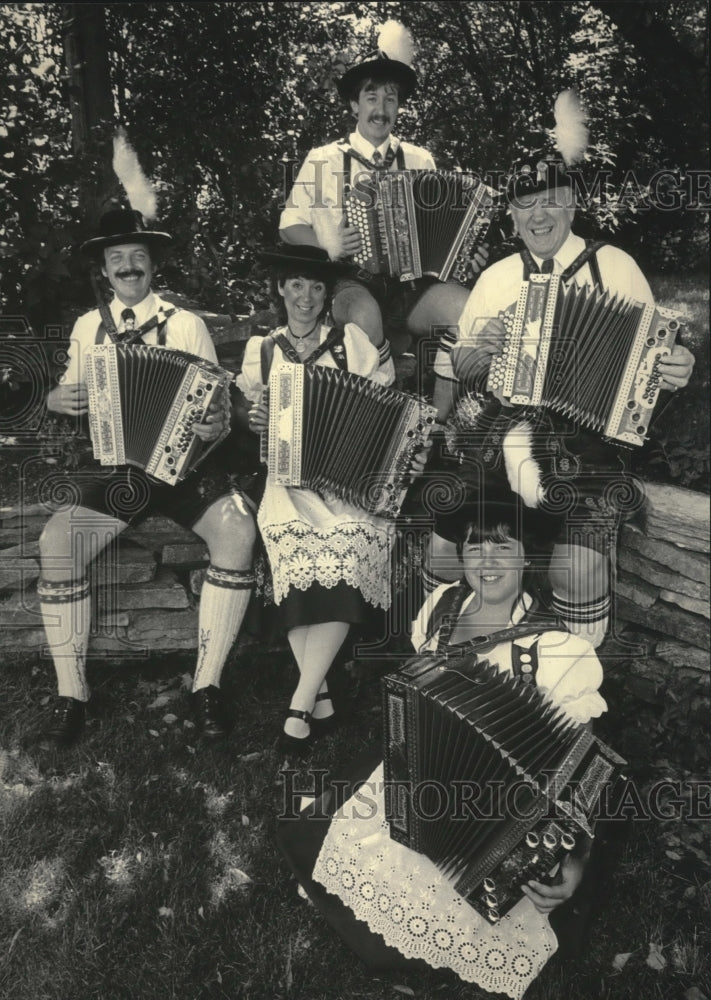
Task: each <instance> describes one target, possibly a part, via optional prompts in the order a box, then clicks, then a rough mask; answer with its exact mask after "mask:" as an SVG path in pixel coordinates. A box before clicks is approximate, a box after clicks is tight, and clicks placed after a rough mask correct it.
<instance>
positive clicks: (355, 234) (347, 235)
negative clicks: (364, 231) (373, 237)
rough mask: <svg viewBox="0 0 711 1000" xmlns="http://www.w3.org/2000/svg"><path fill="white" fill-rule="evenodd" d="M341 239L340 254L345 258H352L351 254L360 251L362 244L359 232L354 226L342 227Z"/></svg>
mask: <svg viewBox="0 0 711 1000" xmlns="http://www.w3.org/2000/svg"><path fill="white" fill-rule="evenodd" d="M342 239H343V249H342V253H343V255H344V256H345V257H352V256H353V254H356V253H358V252H359V251H360V250H361V248H362V245H363V244H362V240H361V238H360V230H359V229H357V228H356V227H355V226H344V228H343V236H342Z"/></svg>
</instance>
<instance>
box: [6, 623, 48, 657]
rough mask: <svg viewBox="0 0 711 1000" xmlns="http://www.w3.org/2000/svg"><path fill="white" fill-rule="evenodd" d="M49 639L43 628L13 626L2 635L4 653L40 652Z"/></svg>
mask: <svg viewBox="0 0 711 1000" xmlns="http://www.w3.org/2000/svg"><path fill="white" fill-rule="evenodd" d="M46 642H47V639H46V637H45V634H44V629H43V628H13V629H7V630H6V631H4V632H3V636H2V649H3V653H5V654H7V653H19V654H22V653H26V654H29V653H32V654H33V655H34V654H35V653H38V652H40V650H41V649H42V646H44V645H45V643H46Z"/></svg>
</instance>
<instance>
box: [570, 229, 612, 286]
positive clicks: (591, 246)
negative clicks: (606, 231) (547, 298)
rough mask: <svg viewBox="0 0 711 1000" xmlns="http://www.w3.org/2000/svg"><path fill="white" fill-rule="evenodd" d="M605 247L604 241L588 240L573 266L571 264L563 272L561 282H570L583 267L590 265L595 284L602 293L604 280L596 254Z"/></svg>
mask: <svg viewBox="0 0 711 1000" xmlns="http://www.w3.org/2000/svg"><path fill="white" fill-rule="evenodd" d="M604 246H605V243H604V241H603V240H595V241H593V240H586V241H585V249H584V250H583V251H582V252H581V253H579V254H578V256H577V257H576V258H575V260H574V261H573V263H572V264H569V265H568V267H566V269H565V271H563V273H562V274H561V276H560V278H561V281H563V282H568V281H570V279H571V278H572V277H573V275H574V274H576V273H577V272H578V271H579V270H580V268H581V267H584V266H585V265H586V264H588V265H589V266H590V273H591V275H592V279H593V282H594V284H595V285H596V286H597V288H599V289H600V291H603V287H602V278H601V277H600V267H599V265H598V262H597V257H596V254H597V252H598V250H599V249H600V247H604Z"/></svg>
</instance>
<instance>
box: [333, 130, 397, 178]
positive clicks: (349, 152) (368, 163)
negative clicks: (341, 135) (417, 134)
mask: <svg viewBox="0 0 711 1000" xmlns="http://www.w3.org/2000/svg"><path fill="white" fill-rule="evenodd" d="M344 143H346V140H344ZM342 152H343V176H344V179H345V178H348V180H349V181H350V176H351V162H350V161H351V159H352V158H355V159H356V160H358V162H359V163H362V164H363V166H364V167H367V168H368V170H370V171H377V172H381V171H382V172H383V173H384V172H385V171H386V170H389V169H390V167H391V166H392V165H393V163H394V162H395V160H397V167H398V170H403V169H404V164H405V158H404V155H403V154H402V150H401V147H400V146H398V148H397V149H395V148H394V147H393V146H390V147H389V148H388V151H387V153H386V154H385V156H384V157H383V162H382V163H380V164H376V163H373V161H372V160H369V159H368V157H367V156H363V154H362V153H359V152H358V150H357V149H353V147H352V146H349V145H347V146H346V149H344V150H342ZM401 164H402V165H401Z"/></svg>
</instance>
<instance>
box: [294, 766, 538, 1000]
mask: <svg viewBox="0 0 711 1000" xmlns="http://www.w3.org/2000/svg"><path fill="white" fill-rule="evenodd" d="M382 782H383V770H382V765H381V766H380V767H379V768H378V769H377V770H376V771H375V772H374V774H373V775H372V776H371V778H370V781H369V783H367V784H366V786H365V788H366V789H367V792H365V790H363V791H361V792H359V793H358V794H357V795H356V796H354V797H353V798H351V799H349V801H348V802H346V803H345V804H344V806H343V807H342V809H341V810H339V812H338V813H336V815H335V817H334V820H333V822H332V823H331V826H330V828H329V832H328V834H327V836H326V839H325V841H324V844H323V847H322V848H321V853H320V854H319V857H318V860H317V862H316V866H315V868H314V878H315V879H316V880H317V881H318V882H320V883H321V884H322V885H323V886H324V888H325V889H327V890H328V892H331V893H333V894H334V895H336V896H338V897H339V898H340V899H341V900H343V902H344V903H345V904H346V906H348V907H349V908H350V909H351V910H352V911H353V913H354V915H355V916H356V917H357V918H358V919H359V920H363V921H365V923H367V925H368V927H369V928H370V929H371V931H374V932H375V933H377V934H380V935H382V937H383V938H384V939H385V942H386V944H388V945H391V946H392V947H395V948H397V949H398V951H400V952H401V953H402V954H403V955H404V956H405V957H406V958H422V959H424V960H425V961H426V962H427V963H428V964H429V965H431V966H432V967H433V968H448V969H452V970H453V971H454V972H456V973H457V975H459V976H460V977H461V978H462V979H463V980H465V981H466V982H470V983H477V984H478V985H479V986H481V987H483V988H484V989H486V990H490V991H491V992H500V993H506V994H507V995H508V996H509V997H511V998H513V1000H519V998H520V997H522V996H523V994H524V993H525V991H526V989H527V988H528V986H529V984H530V983H531V982H532V980H533V979H535V977H536V976H537V975H538V973H539V972H540V971H541V969H542V968H543V966H544V965H545V963H546V962H547V961H548V959H549V958H550V956H551V955H552V954H553V952H554V951H555V950H556V948H557V941H556V938H555V935H554V934H553V931H552V930H551V928H550V925H549V923H548V920H547V918H546V917H544V916H542V915H541V914H539V913H538V911H537V910H536V909H535V907H534V906H533V904H532V903H531V902H530V901H529V900H528V899H523V900H522V901H521V902H520V903H518V904H517V905H516V906H515V907H514V909H513V910H511V911H510V913H509V914H508V915H507V916H506V917H504V918H503V919H502V920H501V921H499V923H498V924H496V925H495V926H492V925H490V924H489V923H488V922H487V921H486V920H485V919H484V918H483V917H481V916H479V914H478V913H477V912H476V910H474V909H473V908H472V907H471V906H469V905H468V904H467V903H465V902H464V900H463V899H462V898H461V897H460V896H458V895H457V894H456V892H455V891H454V889H453V888H452V885H451V883H450V882H449V881H448V880H447V879H446V878H445V877H444V876H443V875H441V874H440V872H439V871H438V870H437V868H436V867H435V866H434V864H433V863H432V862H431V861H429V860H428V859H427V858H425V857H424V856H423V855H420V854H416V853H415V852H413V851H411V850H410V849H409V848H407V847H403V846H402V845H400V844H396V843H395V842H394V841H392V840H391V839H390V835H389V832H388V824H387V820H386V819H385V811H384V801H383V792H382ZM364 796H365V797H364Z"/></svg>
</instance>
